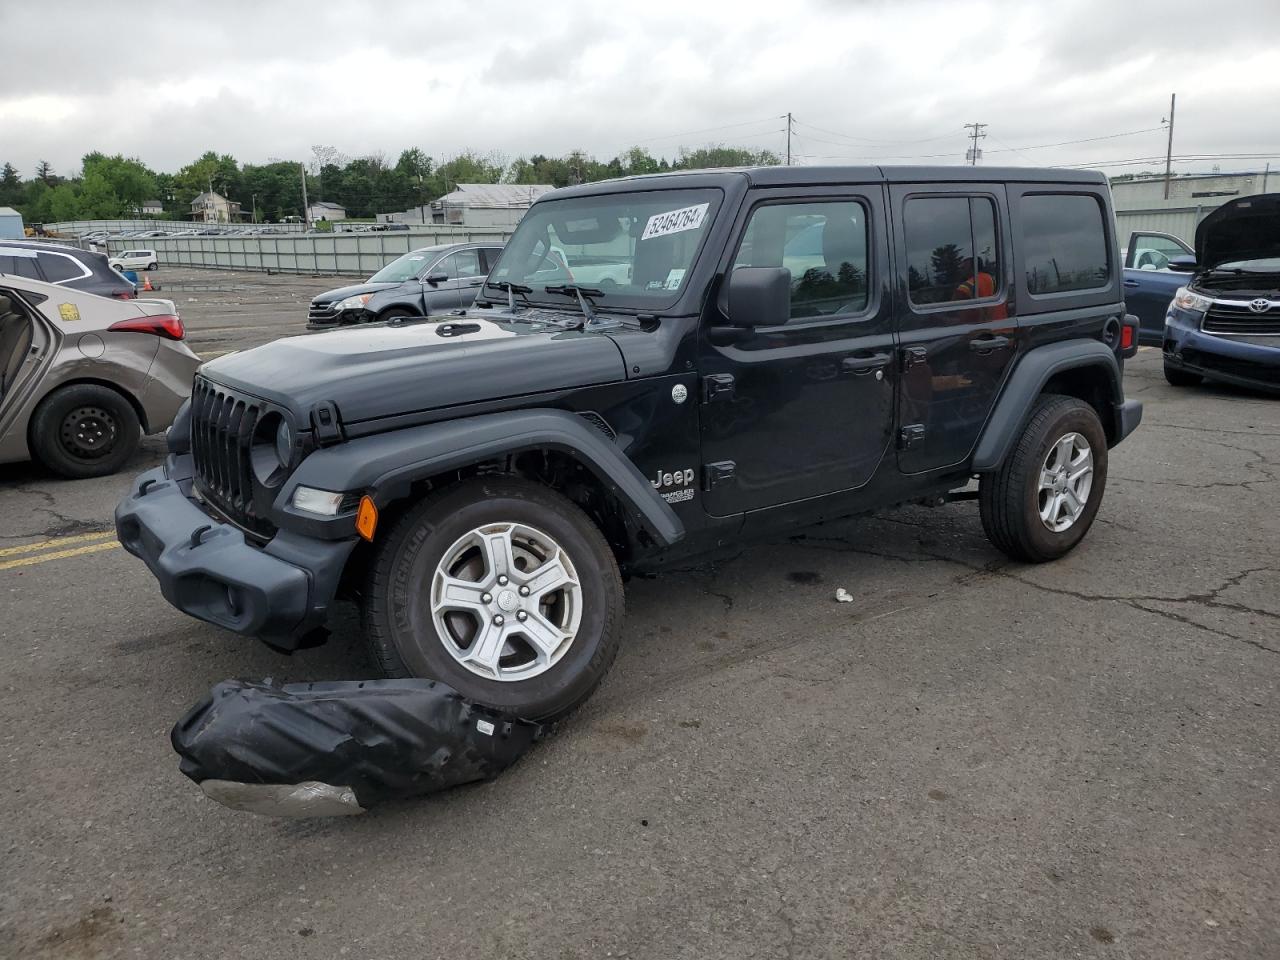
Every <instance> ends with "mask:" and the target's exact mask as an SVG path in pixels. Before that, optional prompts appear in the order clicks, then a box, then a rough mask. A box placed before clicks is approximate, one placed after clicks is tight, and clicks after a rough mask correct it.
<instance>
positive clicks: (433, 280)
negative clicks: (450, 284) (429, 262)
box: [422, 273, 449, 287]
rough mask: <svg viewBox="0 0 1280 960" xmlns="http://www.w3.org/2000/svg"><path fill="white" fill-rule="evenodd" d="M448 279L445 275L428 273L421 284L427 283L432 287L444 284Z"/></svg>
mask: <svg viewBox="0 0 1280 960" xmlns="http://www.w3.org/2000/svg"><path fill="white" fill-rule="evenodd" d="M448 279H449V275H448V274H447V273H429V274H427V277H426V279H425V280H423V281H422V282H423V283H429V284H431V285H432V286H433V287H434V286H437V285H439V284H441V283H444V282H445V281H446V280H448Z"/></svg>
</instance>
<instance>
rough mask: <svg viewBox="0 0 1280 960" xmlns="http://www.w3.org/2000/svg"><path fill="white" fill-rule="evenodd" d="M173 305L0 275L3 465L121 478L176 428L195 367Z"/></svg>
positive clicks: (0, 439) (0, 457)
mask: <svg viewBox="0 0 1280 960" xmlns="http://www.w3.org/2000/svg"><path fill="white" fill-rule="evenodd" d="M184 338H185V331H184V329H183V326H182V320H181V319H180V318H179V317H178V313H177V309H176V308H175V307H174V305H173V303H172V302H171V301H169V300H112V299H108V298H106V297H99V296H96V295H95V294H92V293H86V292H84V291H82V290H75V289H72V288H69V287H67V286H58V285H55V284H51V283H44V282H42V281H40V280H31V279H27V278H25V277H16V276H13V275H11V274H0V463H9V462H13V461H18V460H27V459H31V458H34V459H36V460H38V461H40V462H41V463H42V464H44V465H45V466H46V467H48V468H49V469H50V470H53V471H54V472H55V473H59V474H62V475H63V476H65V477H99V476H104V475H106V474H109V473H113V472H115V471H116V470H118V469H119V468H120V467H121V466H122V465H123V464H124V463H125V461H127V460H128V459H129V457H130V455H132V453H133V452H134V450H136V449H137V446H138V440H139V438H140V437H141V436H142V435H143V434H149V433H158V432H160V431H162V430H164V429H166V428H167V427H168V426H169V424H170V423H172V422H173V417H174V414H175V413H177V411H178V407H179V406H181V405H182V402H183V401H184V400H185V399H186V398H187V397H188V396H189V395H190V393H191V382H192V379H193V378H194V376H195V372H196V369H197V368H198V367H199V366H200V358H199V357H197V356H196V355H195V354H194V353H192V352H191V350H190V349H189V348H188V347H187V344H186V342H185V340H184Z"/></svg>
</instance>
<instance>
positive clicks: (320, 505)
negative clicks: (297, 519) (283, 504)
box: [290, 487, 342, 517]
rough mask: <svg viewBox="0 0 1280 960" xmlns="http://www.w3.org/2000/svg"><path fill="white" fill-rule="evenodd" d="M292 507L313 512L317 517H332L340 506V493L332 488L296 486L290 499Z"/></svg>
mask: <svg viewBox="0 0 1280 960" xmlns="http://www.w3.org/2000/svg"><path fill="white" fill-rule="evenodd" d="M290 502H291V503H292V504H293V506H294V509H296V510H301V511H303V512H304V513H314V514H315V515H316V516H318V517H332V516H334V515H335V514H337V512H338V508H339V507H340V506H342V494H341V493H334V492H333V491H332V490H317V489H315V488H314V487H298V488H296V489H295V490H294V491H293V499H292V500H291V501H290Z"/></svg>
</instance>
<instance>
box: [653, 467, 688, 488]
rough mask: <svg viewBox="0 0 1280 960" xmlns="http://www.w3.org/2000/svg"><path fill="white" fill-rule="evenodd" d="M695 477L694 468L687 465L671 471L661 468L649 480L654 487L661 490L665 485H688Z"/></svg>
mask: <svg viewBox="0 0 1280 960" xmlns="http://www.w3.org/2000/svg"><path fill="white" fill-rule="evenodd" d="M693 477H694V473H693V468H692V467H685V469H683V470H672V471H671V472H670V473H663V472H662V471H661V470H659V471H658V472H657V474H656V475H655V476H654V478H653V479H652V480H650V481H649V482H650V483H651V484H653V489H655V490H661V489H662V488H663V487H687V486H689V484H691V483H693Z"/></svg>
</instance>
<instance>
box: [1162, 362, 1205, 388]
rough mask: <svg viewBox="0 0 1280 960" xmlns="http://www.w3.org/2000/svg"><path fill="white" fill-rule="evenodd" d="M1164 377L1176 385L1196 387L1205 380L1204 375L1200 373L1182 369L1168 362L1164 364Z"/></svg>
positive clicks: (1172, 384)
mask: <svg viewBox="0 0 1280 960" xmlns="http://www.w3.org/2000/svg"><path fill="white" fill-rule="evenodd" d="M1164 378H1165V379H1166V380H1168V381H1169V384H1170V385H1171V386H1174V387H1196V386H1199V385H1200V383H1201V382H1202V381H1203V380H1204V377H1202V376H1201V375H1200V374H1198V373H1192V372H1191V371H1190V370H1182V369H1180V368H1178V367H1173V366H1170V365H1169V364H1167V363H1166V364H1165V365H1164Z"/></svg>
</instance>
